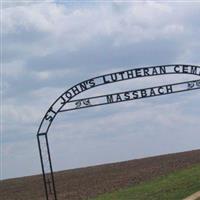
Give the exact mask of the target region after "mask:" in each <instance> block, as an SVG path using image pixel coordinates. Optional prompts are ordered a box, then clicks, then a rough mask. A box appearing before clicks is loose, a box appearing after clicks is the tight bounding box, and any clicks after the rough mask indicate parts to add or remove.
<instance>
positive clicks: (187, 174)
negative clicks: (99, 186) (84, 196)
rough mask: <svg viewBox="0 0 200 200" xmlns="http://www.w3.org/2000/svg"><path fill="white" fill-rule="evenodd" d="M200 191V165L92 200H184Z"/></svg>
mask: <svg viewBox="0 0 200 200" xmlns="http://www.w3.org/2000/svg"><path fill="white" fill-rule="evenodd" d="M197 191H200V165H195V166H193V167H192V168H189V169H185V170H180V171H177V172H174V173H171V174H169V175H167V176H162V177H160V178H157V179H154V180H152V181H149V182H144V183H141V184H139V185H137V186H134V187H129V188H126V189H121V190H119V191H116V192H113V193H108V194H104V195H101V196H99V197H97V198H94V199H91V200H147V199H148V200H182V199H183V198H185V197H187V196H189V195H191V194H193V193H195V192H197Z"/></svg>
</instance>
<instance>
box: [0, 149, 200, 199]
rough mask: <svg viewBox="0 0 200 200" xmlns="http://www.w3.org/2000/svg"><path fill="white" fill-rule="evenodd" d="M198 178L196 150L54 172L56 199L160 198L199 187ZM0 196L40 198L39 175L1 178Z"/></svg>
mask: <svg viewBox="0 0 200 200" xmlns="http://www.w3.org/2000/svg"><path fill="white" fill-rule="evenodd" d="M199 180H200V150H194V151H189V152H182V153H175V154H168V155H161V156H156V157H149V158H143V159H137V160H130V161H125V162H119V163H114V164H105V165H99V166H94V167H86V168H80V169H73V170H66V171H60V172H56V173H55V181H56V187H57V192H58V200H86V199H92V200H111V199H116V200H129V196H130V199H135V197H134V196H132V195H136V197H137V198H136V199H137V200H139V199H141V200H142V199H147V198H146V197H147V196H148V199H152V200H153V199H155V200H157V199H163V200H164V197H162V198H161V196H159V195H161V194H162V193H163V191H164V192H166V191H167V192H166V193H167V194H168V195H172V193H174V194H173V195H180V194H181V195H183V196H187V195H189V194H191V193H193V192H195V191H196V190H197V189H198V188H199V190H200V184H199ZM185 187H186V188H187V190H186V189H185ZM177 188H178V190H177ZM138 191H140V193H139V192H138ZM183 191H186V192H185V193H183ZM113 192H114V193H113ZM170 192H172V193H171V194H170ZM141 194H143V196H137V195H141ZM101 195H103V196H101ZM112 195H114V196H112ZM145 195H147V196H145ZM0 197H1V198H0V199H1V200H44V199H45V198H44V189H43V182H42V176H41V175H37V176H29V177H22V178H16V179H8V180H3V181H1V187H0ZM170 197H171V198H168V197H166V198H165V199H168V200H169V199H170V200H178V199H179V197H180V196H179V197H178V196H174V197H172V196H170ZM173 198H175V199H173ZM176 198H178V199H176ZM181 198H182V197H181Z"/></svg>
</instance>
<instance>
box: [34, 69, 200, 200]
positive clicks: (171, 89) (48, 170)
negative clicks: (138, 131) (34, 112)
mask: <svg viewBox="0 0 200 200" xmlns="http://www.w3.org/2000/svg"><path fill="white" fill-rule="evenodd" d="M170 74H187V75H189V76H192V75H193V76H194V75H196V76H200V66H194V65H162V66H152V67H144V68H135V69H131V70H125V71H120V72H116V73H110V74H106V75H102V76H98V77H95V78H92V79H88V80H86V81H83V82H81V83H79V84H76V85H75V86H73V87H71V88H70V89H69V90H67V91H66V92H64V93H63V94H61V95H60V97H59V98H57V99H56V101H55V102H54V103H53V104H52V106H50V108H49V109H48V111H47V113H46V114H45V116H44V118H43V119H42V121H41V124H40V126H39V129H38V132H37V139H38V146H39V152H40V159H41V165H42V173H43V179H44V187H45V194H46V199H47V200H49V199H52V200H57V195H56V188H55V182H54V177H53V168H52V163H51V157H50V150H49V144H48V138H47V133H48V131H49V128H50V126H51V124H52V122H53V120H54V118H55V117H56V115H57V114H58V113H60V112H66V111H72V110H78V109H83V108H89V107H94V106H101V105H108V104H113V103H121V102H125V101H131V100H138V99H142V98H149V97H156V96H163V95H168V94H173V93H179V92H185V91H191V90H196V89H200V79H198V80H191V81H185V82H180V83H174V84H168V85H161V86H154V87H148V88H143V89H137V90H129V91H123V92H119V93H111V94H105V95H99V96H94V97H87V98H82V99H76V100H73V98H74V97H75V96H77V95H78V94H80V93H82V92H84V91H86V90H89V89H91V88H94V87H97V86H102V85H106V84H112V83H116V82H120V81H126V80H130V79H136V78H145V77H151V76H159V75H170Z"/></svg>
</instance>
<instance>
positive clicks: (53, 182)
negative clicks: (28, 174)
mask: <svg viewBox="0 0 200 200" xmlns="http://www.w3.org/2000/svg"><path fill="white" fill-rule="evenodd" d="M45 139H46V144H47V152H48V158H49V165H50V172H51V180H52V185H53V194H54V198H55V200H57V195H56V187H55V181H54V174H53V167H52V163H51V155H50V150H49V142H48V138H47V134H46V135H45ZM50 192H51V191H50Z"/></svg>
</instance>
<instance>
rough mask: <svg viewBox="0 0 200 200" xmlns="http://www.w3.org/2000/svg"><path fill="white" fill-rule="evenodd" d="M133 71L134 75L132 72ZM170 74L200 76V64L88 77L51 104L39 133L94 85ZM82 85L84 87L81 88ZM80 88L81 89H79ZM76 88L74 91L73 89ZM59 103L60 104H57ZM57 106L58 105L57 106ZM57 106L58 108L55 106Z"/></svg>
mask: <svg viewBox="0 0 200 200" xmlns="http://www.w3.org/2000/svg"><path fill="white" fill-rule="evenodd" d="M149 70H152V72H149ZM131 72H132V73H133V75H132V74H131ZM125 73H126V74H127V73H129V77H128V76H126V77H124V78H123V77H122V76H123V75H124V74H125ZM169 74H188V75H197V76H200V66H195V65H159V66H151V67H145V68H135V69H130V70H124V71H120V72H116V73H110V74H105V75H101V76H97V77H94V78H91V79H87V80H85V81H82V82H80V83H78V84H76V85H74V86H73V87H71V88H70V89H68V90H67V91H65V92H64V93H63V94H61V95H60V96H59V97H58V98H57V99H56V100H55V101H54V102H53V104H52V105H51V106H50V108H49V109H48V110H47V112H46V114H45V116H44V117H43V119H42V121H41V123H40V126H39V128H38V132H37V134H39V135H40V134H47V133H48V131H49V128H50V126H51V124H52V122H53V120H54V118H55V117H56V115H57V113H58V112H59V111H60V110H61V109H62V107H63V106H64V105H65V104H66V103H67V102H69V101H70V100H71V99H73V98H74V97H75V96H77V95H78V94H80V93H82V92H84V91H86V90H89V89H91V88H94V87H99V86H102V85H105V84H111V83H116V82H120V81H126V80H130V79H136V78H142V77H150V76H159V75H169ZM117 75H119V76H121V78H116V76H117ZM108 77H114V78H115V80H111V79H107V78H108ZM80 87H82V89H80ZM77 88H79V90H78V89H77ZM73 90H74V91H73ZM56 104H58V105H56ZM56 106H57V107H56ZM55 107H56V108H55ZM45 122H46V123H47V127H46V129H44V130H42V125H43V124H44V123H45Z"/></svg>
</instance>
